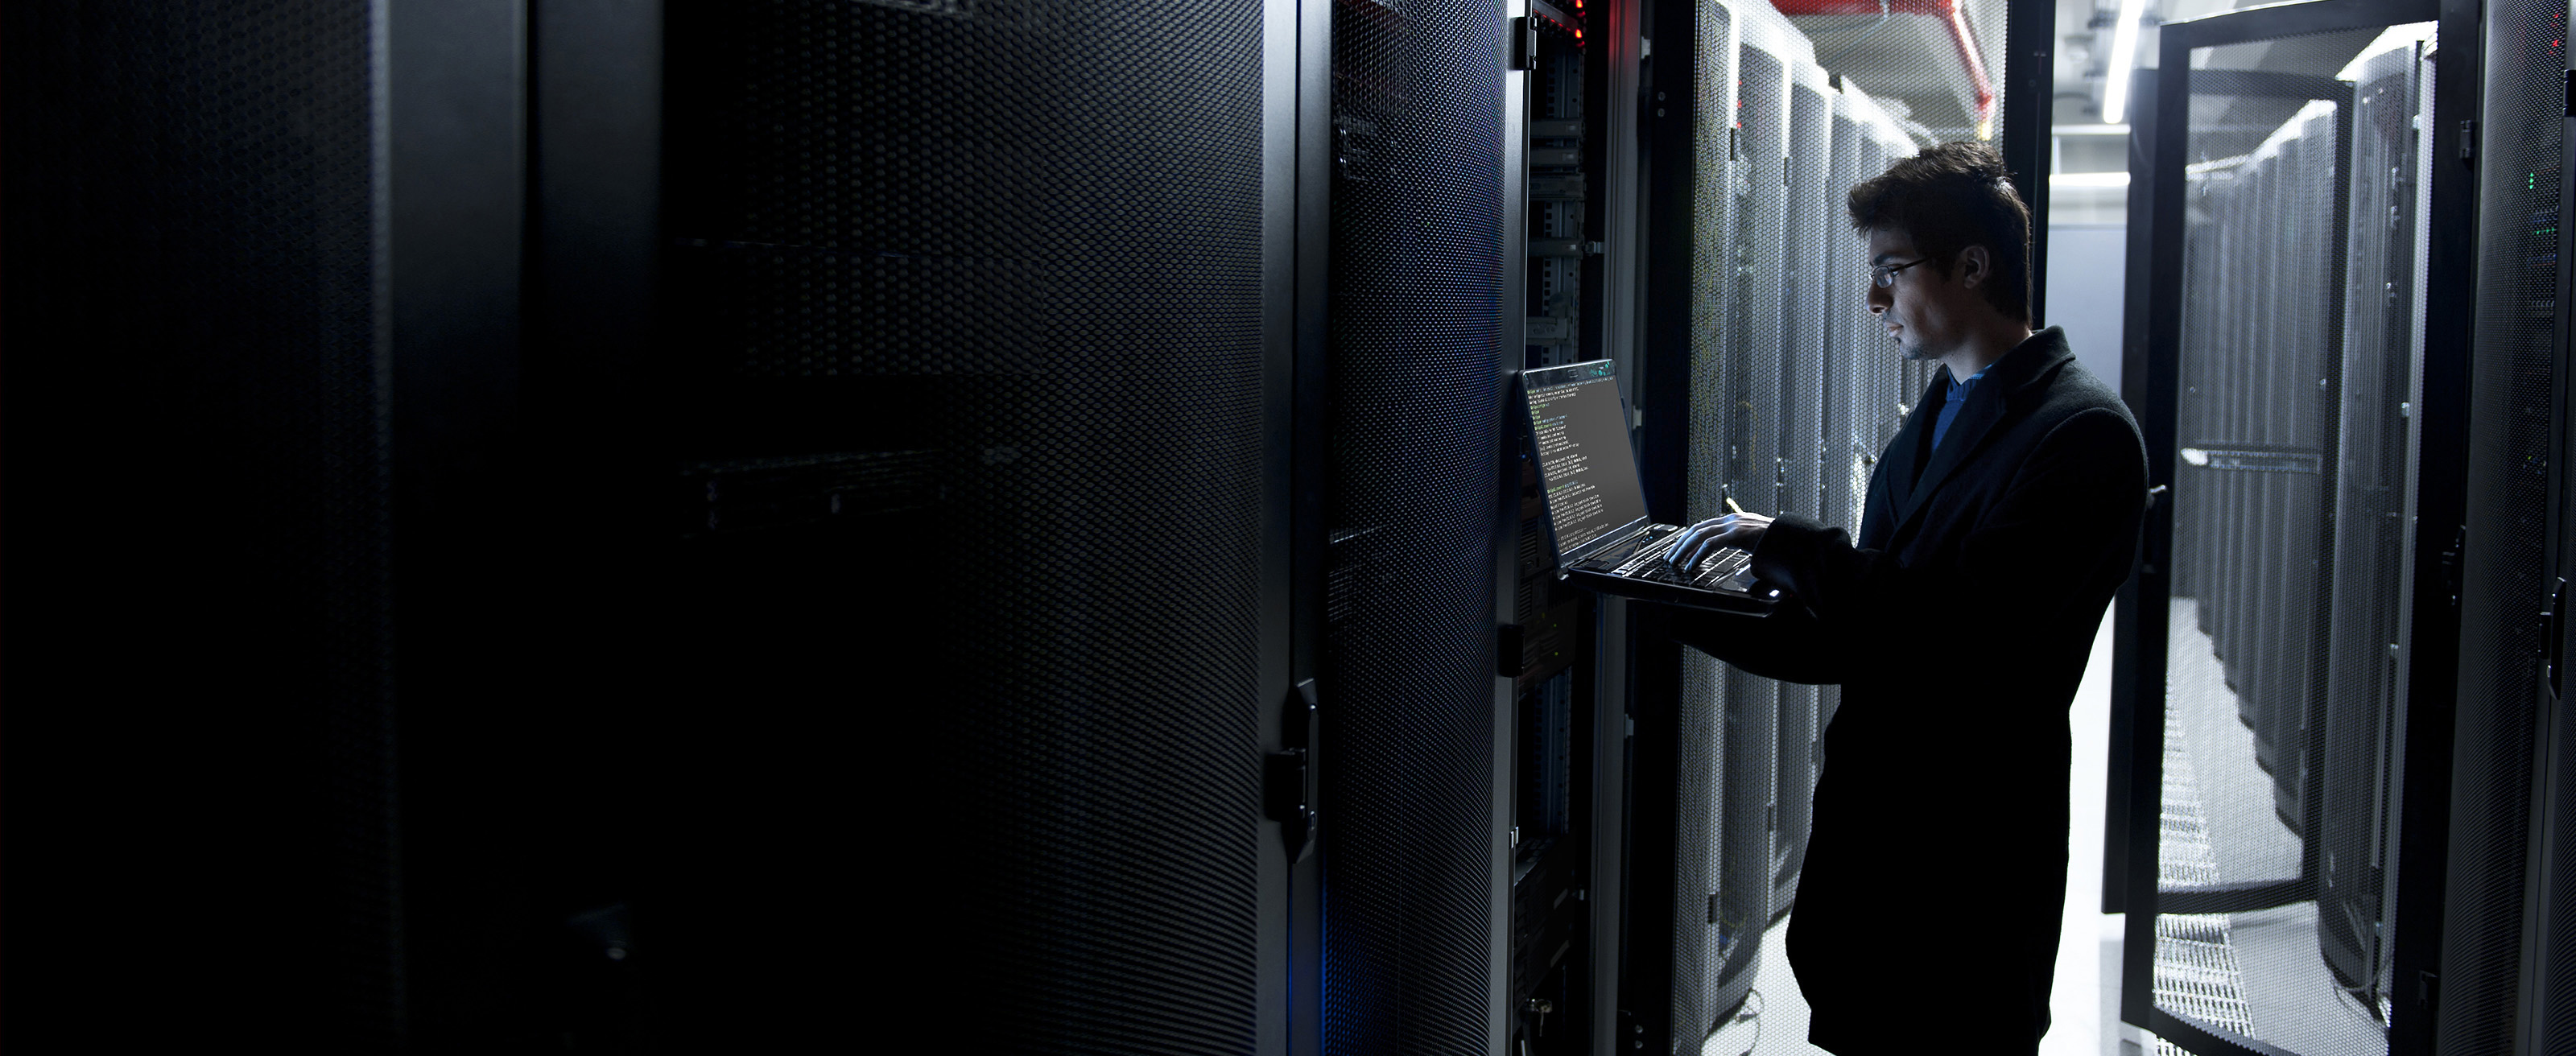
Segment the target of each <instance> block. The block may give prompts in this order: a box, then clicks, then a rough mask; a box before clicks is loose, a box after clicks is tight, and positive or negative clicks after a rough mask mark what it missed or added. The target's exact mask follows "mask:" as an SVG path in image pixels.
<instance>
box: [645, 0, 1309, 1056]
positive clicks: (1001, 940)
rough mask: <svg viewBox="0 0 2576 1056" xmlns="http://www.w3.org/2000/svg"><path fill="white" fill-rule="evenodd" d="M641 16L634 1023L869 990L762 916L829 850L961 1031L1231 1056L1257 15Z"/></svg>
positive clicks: (1246, 888) (1249, 837)
mask: <svg viewBox="0 0 2576 1056" xmlns="http://www.w3.org/2000/svg"><path fill="white" fill-rule="evenodd" d="M669 10H670V18H671V25H672V31H671V33H670V35H669V43H668V47H669V63H670V71H671V72H670V74H669V83H670V88H669V100H668V106H669V108H670V112H671V114H672V115H673V116H672V117H671V120H670V132H669V137H670V149H669V157H670V158H671V159H672V164H671V170H670V173H669V176H668V183H667V186H668V188H669V192H668V193H669V207H668V213H669V217H670V219H669V221H668V223H669V225H670V231H669V233H670V235H671V236H672V238H673V239H674V242H675V245H674V249H673V259H672V260H671V262H670V265H669V269H670V274H671V279H670V280H669V284H670V288H672V289H674V290H680V291H688V294H689V295H688V296H687V297H685V298H679V299H676V300H675V305H676V306H675V308H674V312H675V314H676V315H677V317H678V318H677V320H676V323H675V326H676V329H677V330H678V331H679V332H680V333H681V334H682V335H683V339H682V340H678V341H675V342H673V343H672V348H673V351H672V355H673V356H674V360H673V367H674V370H675V377H676V381H675V383H674V388H675V390H676V391H675V399H674V408H675V414H674V419H675V423H676V428H677V432H678V438H677V440H676V443H677V445H678V447H679V448H680V450H679V452H678V453H679V454H680V455H681V458H680V460H679V461H680V478H681V480H680V483H681V484H682V485H683V488H682V490H683V491H684V492H685V493H686V494H687V497H688V501H687V502H685V503H682V504H679V507H678V509H679V515H678V519H677V520H678V525H677V526H678V528H679V529H680V532H679V534H680V535H682V536H684V537H685V538H686V543H685V546H684V549H683V551H682V553H683V558H682V561H681V567H682V568H683V569H685V570H687V572H688V578H687V579H686V581H685V582H684V584H683V587H684V589H683V590H682V591H681V592H680V593H681V595H682V597H681V599H680V601H679V602H677V603H676V609H677V611H678V613H679V616H678V617H677V620H678V622H679V626H680V631H679V633H678V635H677V637H678V639H679V641H680V642H681V643H683V647H682V648H679V649H675V650H674V652H675V654H676V659H675V663H676V664H677V665H678V666H679V667H680V668H681V669H682V670H683V671H685V672H686V675H685V680H684V681H683V682H682V683H681V688H680V690H678V692H683V693H688V694H697V695H701V696H702V697H703V699H706V700H709V701H722V702H724V705H725V712H724V715H725V721H722V722H706V723H692V724H690V725H689V726H688V727H687V728H685V729H680V730H674V731H670V732H668V733H667V734H666V736H667V737H668V738H669V743H668V744H667V745H666V747H667V748H668V749H669V750H670V751H671V752H672V754H673V756H674V758H677V759H681V760H685V761H686V762H687V768H686V769H685V770H684V771H682V774H683V776H682V777H680V778H677V779H675V784H677V785H680V786H681V787H686V788H690V789H692V790H694V791H693V793H692V794H691V795H690V796H689V797H687V798H686V799H685V800H684V801H682V802H678V803H675V804H673V805H672V813H673V820H672V823H671V824H670V826H668V831H667V832H666V833H665V838H666V839H667V841H668V842H669V844H670V845H671V846H672V847H674V848H676V849H675V850H674V851H672V852H671V854H670V857H671V859H672V860H670V861H667V862H666V863H665V865H664V878H663V880H662V885H663V886H662V888H661V889H660V890H659V894H660V896H661V897H662V899H663V901H662V902H660V903H657V904H655V905H653V906H648V907H647V908H657V909H659V910H661V911H662V914H663V915H662V916H661V917H659V918H658V919H654V918H652V915H651V914H649V913H647V914H645V916H646V917H647V918H648V919H652V920H653V922H654V923H657V924H658V925H659V926H660V927H661V928H662V931H661V934H662V935H663V936H664V938H663V945H664V948H665V952H664V953H663V954H662V956H663V957H664V960H663V961H662V962H661V964H662V965H663V971H664V973H665V975H664V978H665V979H674V980H676V981H674V982H672V983H670V984H669V985H670V986H672V987H673V990H674V992H676V993H680V994H687V995H689V996H690V997H691V998H692V999H693V1001H692V1002H691V1003H688V1004H686V1005H681V1006H677V1007H674V1008H673V1009H671V1010H669V1011H668V1012H667V1013H666V1014H667V1015H669V1016H672V1017H687V1016H699V1017H702V1018H701V1019H699V1020H693V1021H692V1022H691V1024H690V1029H689V1030H688V1031H683V1033H684V1034H689V1035H692V1036H694V1035H695V1034H699V1033H704V1034H709V1035H722V1036H725V1037H728V1038H732V1039H735V1040H737V1041H738V1040H739V1039H741V1038H743V1037H745V1036H747V1035H749V1034H757V1033H758V1032H761V1031H764V1030H784V1029H786V1027H785V1026H783V1025H782V1024H783V1023H794V1022H796V1021H795V1020H794V1019H793V1018H792V1016H790V1017H787V1018H784V1019H782V1017H781V1016H780V1015H751V1016H741V1017H735V1016H733V1015H732V1013H731V1011H730V1010H744V1009H751V1010H756V1009H764V1008H766V1009H783V1010H785V1011H787V1012H795V1013H797V1014H803V1013H802V1012H798V1010H800V1009H822V1008H837V1007H840V1002H841V1000H842V998H843V997H844V996H846V994H847V992H848V990H847V988H848V987H851V986H858V985H863V984H862V983H861V980H860V976H861V975H865V976H867V977H871V978H872V977H874V976H876V975H877V974H879V973H880V972H881V971H882V969H883V967H884V966H883V964H882V963H877V962H875V961H872V960H869V959H863V958H855V957H850V956H848V955H846V954H835V953H831V952H829V951H820V950H817V949H816V947H815V944H814V943H813V942H812V940H811V933H810V929H806V928H803V927H801V926H781V925H782V924H784V923H785V922H773V921H767V920H763V919H761V918H759V917H758V916H757V914H760V913H768V912H798V911H817V910H822V909H824V908H825V907H836V906H839V905H841V904H842V903H843V902H844V901H845V900H846V899H847V898H848V896H849V893H850V891H852V890H853V889H854V888H853V887H852V885H858V886H857V888H856V889H859V890H864V889H865V888H866V885H867V884H868V883H869V882H870V881H868V880H866V879H863V878H859V877H854V876H852V875H851V873H850V872H849V870H850V866H851V864H852V862H853V853H854V852H856V860H857V861H861V862H866V861H886V862H892V861H895V860H897V859H901V860H902V861H904V862H905V863H906V864H905V865H904V866H903V869H904V870H905V871H904V872H902V873H901V874H899V875H900V877H901V883H902V885H903V887H904V888H905V889H906V890H909V891H911V892H913V893H914V894H913V896H911V897H913V898H914V899H915V901H913V902H912V903H910V904H907V905H906V906H904V907H902V908H901V910H900V911H899V912H897V913H896V914H895V917H896V919H892V920H889V921H886V922H885V925H884V926H885V930H884V932H883V933H882V934H880V935H878V936H876V938H877V940H878V941H879V942H880V943H881V946H880V948H882V949H886V950H897V951H906V952H905V953H904V954H903V955H905V956H910V957H914V958H917V959H918V963H917V965H916V968H915V969H913V970H911V971H909V972H907V973H905V974H906V978H905V979H903V980H901V981H899V984H898V985H899V986H903V987H907V988H917V989H905V990H903V991H900V992H901V993H905V994H908V995H915V996H911V997H906V998H905V1000H907V1001H917V1002H928V1004H927V1006H926V1007H930V1008H938V1009H951V1010H953V1011H954V1012H955V1013H956V1014H957V1016H959V1017H963V1016H964V1015H968V1014H971V1015H972V1016H974V1017H975V1021H974V1022H973V1023H971V1024H963V1023H961V1025H960V1027H959V1028H958V1029H961V1030H966V1031H969V1032H971V1034H970V1035H961V1036H971V1037H972V1038H973V1041H972V1043H971V1047H978V1048H988V1049H994V1050H1010V1051H1054V1052H1062V1051H1083V1052H1144V1051H1155V1052H1174V1051H1181V1052H1241V1051H1245V1050H1248V1049H1250V1048H1251V1047H1253V1046H1254V1044H1255V1041H1254V1023H1255V1009H1256V1005H1255V1002H1256V1000H1257V997H1256V994H1255V993H1254V991H1255V988H1256V981H1255V979H1256V966H1255V962H1254V946H1255V943H1256V936H1257V930H1258V929H1257V920H1256V911H1255V900H1256V895H1257V878H1256V876H1255V867H1256V864H1257V862H1258V860H1259V858H1258V847H1257V845H1256V844H1255V842H1254V841H1255V839H1256V837H1257V836H1258V835H1259V833H1260V832H1261V827H1260V819H1259V816H1258V811H1259V806H1260V803H1259V773H1258V745H1257V741H1256V737H1257V731H1258V730H1259V729H1260V726H1259V722H1261V721H1272V717H1273V716H1275V714H1276V712H1275V711H1274V710H1273V709H1274V708H1276V707H1277V704H1278V702H1276V701H1267V700H1258V699H1256V698H1258V697H1260V696H1261V695H1262V694H1261V693H1260V692H1259V687H1258V686H1257V685H1256V678H1257V675H1258V671H1257V649H1258V644H1259V638H1258V616H1259V612H1260V603H1261V600H1262V599H1261V592H1260V583H1259V581H1258V578H1257V577H1258V575H1259V570H1260V568H1261V561H1260V555H1259V552H1258V546H1259V540H1260V537H1261V529H1260V524H1261V521H1260V517H1261V513H1262V502H1261V495H1262V492H1261V487H1262V485H1261V467H1262V457H1261V444H1262V438H1263V433H1262V428H1263V413H1262V387H1263V382H1262V375H1263V323H1262V315H1261V313H1262V303H1263V301H1262V291H1261V286H1260V282H1261V267H1262V234H1261V231H1262V227H1261V224H1262V219H1261V217H1262V197H1261V194H1262V175H1261V169H1260V165H1261V160H1262V153H1263V133H1262V125H1261V121H1262V99H1261V82H1262V77H1261V61H1262V46H1261V43H1260V38H1261V27H1262V13H1261V9H1260V6H1259V5H1258V4H1253V3H1243V2H1227V3H1209V4H1194V5H1189V6H1187V7H1184V8H1161V9H1153V10H1146V9H1141V8H1116V9H1092V8H1080V9H1077V8H1076V7H1075V6H1074V5H1070V4H1065V3H1056V2H1050V0H1029V2H978V3H973V4H961V3H945V4H943V3H935V2H925V3H884V2H880V3H858V4H851V3H822V2H808V0H760V2H756V3H677V2H675V3H673V4H671V5H670V8H669ZM923 684H934V685H938V686H940V687H941V690H942V691H941V692H940V693H939V694H937V695H934V696H932V697H921V696H919V695H918V694H915V693H912V692H910V691H909V690H907V689H904V688H903V687H907V686H918V685H923ZM853 745H868V746H871V747H870V748H869V749H868V754H867V756H866V757H865V764H864V765H853V763H852V758H851V756H850V755H849V751H850V748H851V746H853ZM708 862H720V863H722V864H721V866H720V867H719V866H714V865H709V864H705V863H708ZM888 868H891V866H888ZM746 913H751V914H755V915H754V916H752V917H749V918H746V917H745V914H746ZM747 921H748V922H747ZM864 985H868V986H875V985H878V984H875V983H872V982H871V983H866V984H864ZM709 995H716V996H720V997H721V998H722V999H723V1000H721V1001H718V1000H713V999H711V998H710V997H709ZM728 1002H729V1003H728ZM705 1007H712V1008H717V1009H720V1010H728V1011H726V1013H725V1014H723V1015H710V1014H708V1013H705V1012H702V1011H700V1009H701V1008H705ZM970 1009H971V1012H970V1011H969V1010H970ZM933 1018H938V1019H948V1018H950V1017H949V1015H948V1013H946V1012H942V1013H939V1014H937V1015H935V1016H934V1017H933Z"/></svg>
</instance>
